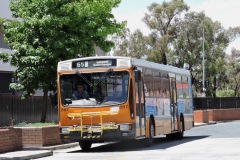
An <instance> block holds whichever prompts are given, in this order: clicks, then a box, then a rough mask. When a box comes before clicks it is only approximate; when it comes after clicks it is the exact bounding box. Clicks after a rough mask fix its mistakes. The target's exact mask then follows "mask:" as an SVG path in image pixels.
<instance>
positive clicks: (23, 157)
mask: <svg viewBox="0 0 240 160" xmlns="http://www.w3.org/2000/svg"><path fill="white" fill-rule="evenodd" d="M209 124H216V122H212V123H195V127H198V126H203V125H209ZM76 146H79V144H78V142H76V143H68V144H62V145H55V146H47V147H30V148H23V149H22V150H17V151H13V152H7V153H3V154H0V160H8V159H11V160H28V159H37V158H42V157H47V156H52V155H53V151H54V150H58V149H67V148H72V147H76Z"/></svg>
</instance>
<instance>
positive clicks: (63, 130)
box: [61, 128, 70, 134]
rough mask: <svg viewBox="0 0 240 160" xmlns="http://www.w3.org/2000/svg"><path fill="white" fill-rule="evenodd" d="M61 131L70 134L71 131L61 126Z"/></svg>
mask: <svg viewBox="0 0 240 160" xmlns="http://www.w3.org/2000/svg"><path fill="white" fill-rule="evenodd" d="M61 133H63V134H69V133H70V132H69V130H68V128H61Z"/></svg>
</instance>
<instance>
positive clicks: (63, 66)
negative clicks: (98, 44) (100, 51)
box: [58, 56, 190, 76]
mask: <svg viewBox="0 0 240 160" xmlns="http://www.w3.org/2000/svg"><path fill="white" fill-rule="evenodd" d="M93 60H96V61H94V62H97V63H99V64H92V63H94V62H92V63H91V65H93V66H91V67H94V65H95V66H97V67H109V66H114V67H133V66H137V67H140V68H141V67H146V68H151V69H155V70H161V71H166V72H168V73H173V74H182V75H187V76H190V72H189V70H186V69H183V68H177V67H174V66H169V65H164V64H159V63H154V62H150V61H146V60H142V59H136V58H131V57H120V56H96V57H83V58H76V59H70V60H65V61H61V62H59V63H58V72H60V71H67V70H75V69H83V68H85V69H86V68H87V67H86V66H84V64H86V62H90V61H93ZM108 60H116V62H115V63H114V65H113V62H112V61H108ZM76 63H83V66H81V65H80V66H79V67H76V66H75V65H76ZM87 64H88V67H90V63H87Z"/></svg>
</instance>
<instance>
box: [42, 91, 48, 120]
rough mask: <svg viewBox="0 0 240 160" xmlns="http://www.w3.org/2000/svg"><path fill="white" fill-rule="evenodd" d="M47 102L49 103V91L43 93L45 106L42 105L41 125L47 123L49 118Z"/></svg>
mask: <svg viewBox="0 0 240 160" xmlns="http://www.w3.org/2000/svg"><path fill="white" fill-rule="evenodd" d="M47 101H48V91H44V92H43V104H42V116H41V120H40V122H41V123H45V122H46V118H47Z"/></svg>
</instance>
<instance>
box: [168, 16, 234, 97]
mask: <svg viewBox="0 0 240 160" xmlns="http://www.w3.org/2000/svg"><path fill="white" fill-rule="evenodd" d="M176 31H177V32H176V33H177V34H176V38H175V39H174V41H172V47H171V48H170V49H171V52H170V53H169V56H168V58H169V59H168V61H169V64H172V65H176V66H178V67H180V68H182V67H183V66H184V64H188V67H187V69H189V70H190V71H191V75H192V82H193V84H194V86H195V89H199V90H200V89H201V88H200V86H199V81H200V80H202V75H203V74H202V70H203V68H202V61H203V58H202V53H203V44H204V54H205V71H206V72H205V78H206V80H208V81H209V82H210V84H211V85H209V88H208V90H207V95H208V96H211V97H212V96H213V97H215V96H216V89H217V88H218V87H219V86H218V84H220V83H219V82H220V80H222V79H219V78H218V79H216V78H217V77H224V73H225V72H224V70H223V69H222V67H223V66H224V63H225V62H224V57H225V51H224V50H225V48H226V47H227V45H228V44H229V42H230V40H229V37H228V35H227V30H225V29H224V28H223V27H222V26H221V24H220V23H219V22H213V21H212V20H211V18H209V17H207V16H206V15H205V14H204V13H203V12H200V13H196V12H190V13H187V14H185V18H184V19H183V20H181V21H180V22H179V25H178V26H177V27H176ZM203 32H204V39H203ZM176 59H177V61H176ZM217 80H218V82H217Z"/></svg>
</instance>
